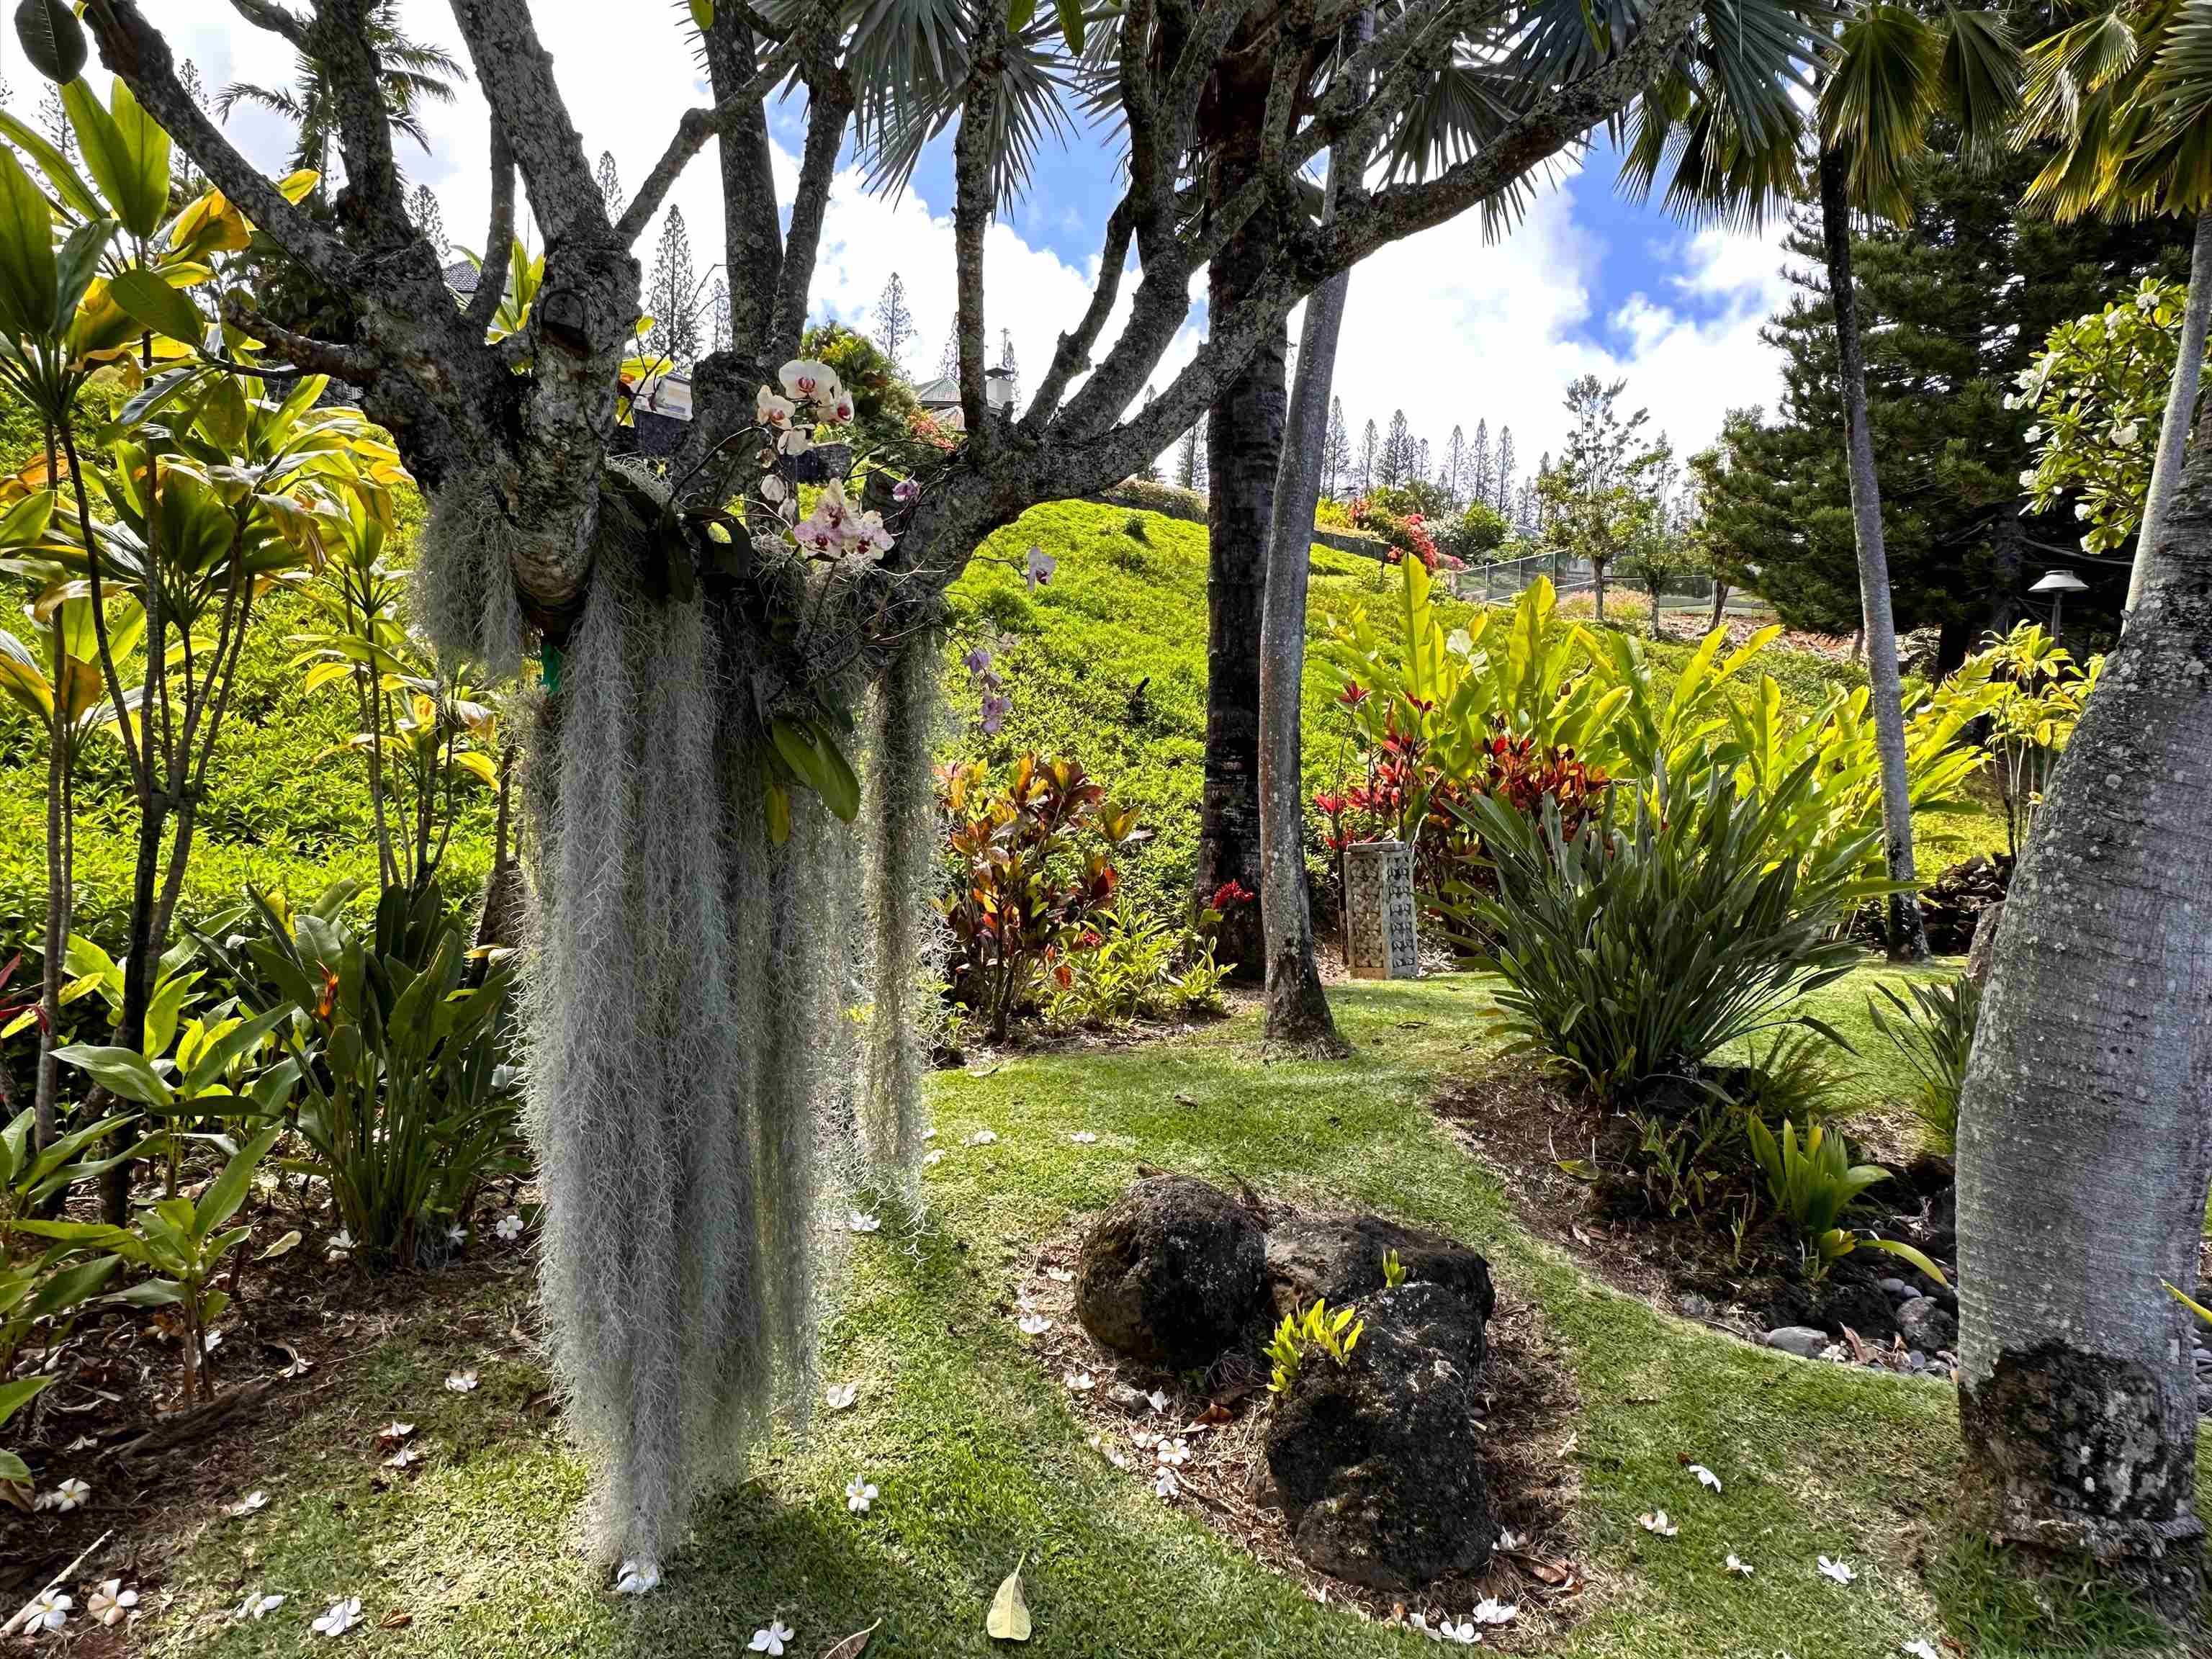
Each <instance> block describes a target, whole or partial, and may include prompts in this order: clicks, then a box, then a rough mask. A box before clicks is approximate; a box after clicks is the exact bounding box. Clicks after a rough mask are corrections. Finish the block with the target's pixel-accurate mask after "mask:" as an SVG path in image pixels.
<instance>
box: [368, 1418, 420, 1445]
mask: <svg viewBox="0 0 2212 1659" xmlns="http://www.w3.org/2000/svg"><path fill="white" fill-rule="evenodd" d="M414 1432H415V1425H413V1424H412V1423H402V1422H399V1421H398V1420H397V1419H394V1420H393V1421H392V1422H389V1423H386V1425H384V1426H383V1427H382V1428H380V1429H379V1430H378V1431H376V1437H377V1438H378V1439H379V1440H381V1441H383V1442H384V1443H386V1445H392V1446H396V1445H398V1443H400V1442H401V1441H403V1440H404V1439H405V1438H406V1437H408V1436H409V1435H410V1434H412V1433H414Z"/></svg>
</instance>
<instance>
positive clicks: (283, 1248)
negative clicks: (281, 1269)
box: [253, 1227, 300, 1261]
mask: <svg viewBox="0 0 2212 1659" xmlns="http://www.w3.org/2000/svg"><path fill="white" fill-rule="evenodd" d="M299 1248H300V1230H299V1229H298V1228H297V1227H295V1228H294V1229H293V1230H292V1231H290V1232H289V1233H286V1234H285V1235H284V1237H282V1238H280V1239H278V1240H277V1241H276V1243H274V1244H271V1245H270V1247H269V1248H268V1249H265V1250H264V1251H262V1253H261V1254H260V1255H257V1256H255V1257H254V1258H253V1259H254V1260H255V1261H276V1259H277V1257H279V1256H285V1255H291V1254H292V1252H293V1251H295V1250H296V1249H299Z"/></svg>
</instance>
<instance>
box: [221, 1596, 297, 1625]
mask: <svg viewBox="0 0 2212 1659" xmlns="http://www.w3.org/2000/svg"><path fill="white" fill-rule="evenodd" d="M283 1605H284V1598H283V1596H282V1595H249V1596H247V1597H246V1599H245V1600H244V1601H240V1603H239V1604H238V1605H237V1606H236V1607H233V1608H232V1609H231V1610H230V1616H231V1617H232V1618H233V1619H235V1620H239V1621H240V1623H243V1622H244V1621H245V1620H248V1619H254V1620H260V1619H266V1618H267V1617H268V1616H269V1615H270V1613H274V1612H276V1609H277V1608H279V1607H283Z"/></svg>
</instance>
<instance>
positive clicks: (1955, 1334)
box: [1897, 1296, 1959, 1353]
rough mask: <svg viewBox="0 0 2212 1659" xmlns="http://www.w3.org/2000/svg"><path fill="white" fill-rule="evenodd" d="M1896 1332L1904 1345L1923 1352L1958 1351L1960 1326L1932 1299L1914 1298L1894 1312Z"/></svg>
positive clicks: (1924, 1297)
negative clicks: (1902, 1336) (1903, 1338)
mask: <svg viewBox="0 0 2212 1659" xmlns="http://www.w3.org/2000/svg"><path fill="white" fill-rule="evenodd" d="M1897 1328H1898V1330H1899V1332H1901V1333H1902V1334H1903V1335H1904V1337H1905V1341H1907V1342H1908V1343H1910V1344H1911V1346H1914V1347H1916V1348H1918V1349H1920V1350H1922V1351H1923V1352H1927V1353H1934V1352H1936V1350H1937V1349H1939V1348H1940V1349H1945V1350H1948V1351H1949V1352H1954V1353H1955V1352H1957V1351H1958V1347H1959V1322H1958V1320H1957V1319H1955V1318H1954V1317H1953V1316H1951V1315H1950V1314H1949V1313H1948V1312H1946V1311H1945V1310H1944V1309H1943V1307H1942V1304H1940V1303H1938V1302H1937V1301H1936V1299H1935V1297H1928V1296H1916V1297H1913V1298H1912V1300H1911V1301H1910V1302H1908V1303H1906V1304H1905V1305H1904V1306H1903V1307H1901V1308H1899V1310H1897Z"/></svg>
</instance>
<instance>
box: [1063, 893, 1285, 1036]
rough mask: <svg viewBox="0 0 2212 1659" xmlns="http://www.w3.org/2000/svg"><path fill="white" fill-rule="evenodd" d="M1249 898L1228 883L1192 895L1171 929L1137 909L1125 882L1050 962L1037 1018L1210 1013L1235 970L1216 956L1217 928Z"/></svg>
mask: <svg viewBox="0 0 2212 1659" xmlns="http://www.w3.org/2000/svg"><path fill="white" fill-rule="evenodd" d="M1252 902H1253V897H1252V895H1251V894H1250V893H1249V892H1248V891H1246V890H1245V889H1244V888H1243V886H1242V885H1240V884H1237V883H1236V882H1233V881H1232V882H1228V883H1225V884H1223V885H1222V886H1221V887H1220V888H1219V889H1218V890H1216V891H1215V893H1214V894H1213V895H1212V897H1211V898H1210V899H1198V900H1194V901H1193V902H1192V905H1191V916H1190V919H1189V921H1188V922H1186V923H1185V924H1184V925H1183V926H1182V927H1180V928H1177V927H1171V926H1170V925H1169V924H1168V923H1167V922H1166V921H1163V920H1161V919H1160V918H1159V917H1158V916H1156V915H1152V914H1150V913H1148V912H1147V911H1146V910H1145V909H1144V908H1143V907H1141V906H1140V905H1139V904H1138V903H1137V902H1136V899H1135V897H1134V896H1133V895H1132V894H1131V893H1130V892H1129V890H1127V888H1126V887H1119V888H1116V889H1115V893H1114V902H1113V904H1112V906H1111V907H1110V908H1107V909H1105V910H1103V911H1102V912H1101V913H1099V915H1097V917H1096V918H1095V919H1094V921H1093V924H1092V925H1091V926H1090V927H1085V928H1084V929H1083V930H1082V931H1081V932H1080V933H1079V934H1077V936H1076V939H1075V943H1074V944H1073V945H1071V946H1070V947H1069V948H1068V949H1067V950H1066V951H1062V952H1060V954H1059V957H1058V959H1057V960H1056V961H1055V962H1054V963H1053V964H1052V967H1053V974H1052V984H1051V989H1050V992H1049V994H1048V995H1047V997H1046V999H1045V1004H1044V1015H1045V1018H1046V1019H1047V1020H1048V1022H1049V1023H1051V1024H1054V1025H1059V1026H1073V1025H1091V1026H1110V1025H1116V1024H1126V1023H1127V1022H1128V1021H1130V1020H1134V1019H1144V1018H1164V1017H1166V1016H1169V1015H1172V1014H1176V1013H1218V1012H1220V1009H1221V987H1222V985H1223V984H1224V983H1225V981H1227V979H1228V977H1229V975H1231V974H1232V973H1234V972H1235V971H1236V969H1237V964H1236V963H1233V962H1222V961H1220V960H1218V956H1217V953H1216V951H1215V948H1214V947H1215V943H1216V941H1217V939H1218V937H1219V935H1220V930H1221V925H1222V923H1223V922H1224V921H1225V920H1226V919H1227V917H1228V915H1229V914H1230V912H1231V910H1232V909H1233V908H1236V907H1237V906H1239V905H1246V904H1250V903H1252Z"/></svg>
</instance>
